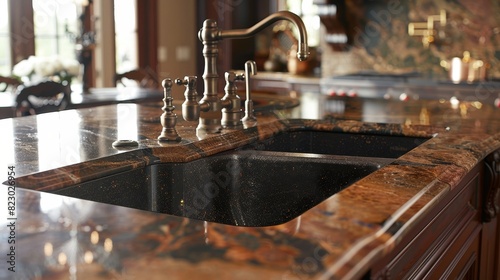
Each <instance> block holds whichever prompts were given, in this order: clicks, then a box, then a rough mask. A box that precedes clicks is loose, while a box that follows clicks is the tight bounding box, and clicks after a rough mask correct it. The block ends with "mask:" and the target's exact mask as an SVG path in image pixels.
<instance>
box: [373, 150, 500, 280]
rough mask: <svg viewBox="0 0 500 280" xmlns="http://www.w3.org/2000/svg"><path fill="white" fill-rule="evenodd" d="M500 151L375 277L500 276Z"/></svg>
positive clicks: (460, 186) (422, 224)
mask: <svg viewBox="0 0 500 280" xmlns="http://www.w3.org/2000/svg"><path fill="white" fill-rule="evenodd" d="M499 164H500V151H496V152H495V153H493V154H491V155H490V156H488V157H487V158H486V159H485V160H484V163H482V164H478V165H477V166H476V167H475V168H473V170H472V171H471V172H469V174H468V175H467V176H465V178H464V179H463V180H462V182H461V183H460V184H458V185H457V186H456V187H454V189H453V190H452V191H451V194H450V195H448V196H447V197H446V198H445V199H443V200H441V201H440V202H439V203H438V205H437V207H433V209H432V210H430V211H429V212H428V213H426V214H424V215H423V216H422V217H420V218H419V219H420V221H419V222H418V225H417V226H416V227H414V228H413V229H412V230H410V231H409V233H408V234H407V235H406V236H405V237H404V238H403V239H402V240H401V242H400V243H399V245H398V246H397V247H396V248H395V250H393V251H392V253H390V254H388V255H387V256H385V257H384V258H383V259H381V260H380V261H379V262H378V263H376V264H375V265H374V266H373V267H372V269H371V271H370V275H369V278H370V279H481V280H482V279H500V274H499V267H500V258H499V254H500V237H499V235H500V225H499V223H498V215H497V214H498V212H499V185H500V181H499V174H500V167H499Z"/></svg>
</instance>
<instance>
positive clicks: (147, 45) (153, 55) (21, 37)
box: [8, 0, 158, 86]
mask: <svg viewBox="0 0 500 280" xmlns="http://www.w3.org/2000/svg"><path fill="white" fill-rule="evenodd" d="M106 1H107V0H106ZM89 2H92V1H89ZM8 5H9V23H10V25H9V33H10V50H11V51H10V61H11V64H12V65H15V64H16V63H18V62H19V61H21V60H23V59H25V58H27V57H29V56H30V55H35V33H34V32H35V31H34V19H33V8H32V7H33V1H32V0H8ZM87 7H88V9H89V13H86V16H88V17H89V18H91V17H92V16H93V9H92V5H89V6H87ZM157 10H158V0H137V11H136V12H137V38H138V46H137V48H138V52H139V53H138V64H139V67H141V68H149V69H151V70H153V71H155V72H157V69H158V56H157V48H158V47H157V46H158V34H157V33H158V24H157V22H158V14H157V13H156V12H153V13H152V12H151V11H157ZM88 28H90V27H88ZM113 40H114V39H113ZM89 68H91V69H90V70H92V71H91V73H89V74H91V75H88V81H87V82H88V84H89V85H90V86H95V78H94V75H93V73H92V72H94V69H95V64H94V63H92V64H91V66H90V67H89Z"/></svg>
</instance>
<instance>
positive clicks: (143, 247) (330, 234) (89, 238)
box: [0, 94, 500, 279]
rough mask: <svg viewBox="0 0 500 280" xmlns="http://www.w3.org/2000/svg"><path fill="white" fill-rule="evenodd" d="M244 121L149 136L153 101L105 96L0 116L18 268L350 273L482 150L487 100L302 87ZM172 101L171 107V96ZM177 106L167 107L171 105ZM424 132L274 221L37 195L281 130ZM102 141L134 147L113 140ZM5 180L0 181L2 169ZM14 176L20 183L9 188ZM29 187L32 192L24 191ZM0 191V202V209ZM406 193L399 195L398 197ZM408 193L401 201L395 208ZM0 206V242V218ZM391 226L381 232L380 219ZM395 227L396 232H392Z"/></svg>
mask: <svg viewBox="0 0 500 280" xmlns="http://www.w3.org/2000/svg"><path fill="white" fill-rule="evenodd" d="M299 98H300V101H301V102H300V104H299V105H298V106H296V107H294V108H289V109H284V110H275V111H272V112H261V113H259V114H258V125H257V126H256V127H253V128H249V129H245V130H224V131H223V132H222V133H220V134H216V135H210V136H208V137H204V138H203V139H200V138H199V137H198V136H197V135H196V133H195V127H196V123H188V122H184V121H182V120H181V117H179V118H178V125H177V131H178V133H179V134H180V136H181V137H182V138H183V139H182V141H181V142H180V143H167V144H165V143H159V142H158V141H157V140H156V139H157V137H158V135H159V133H160V131H161V125H160V124H159V116H160V115H161V109H160V107H161V105H158V103H151V104H141V105H135V104H118V105H109V106H101V107H95V108H88V109H79V110H67V111H62V112H58V113H49V114H42V115H38V116H33V117H23V118H14V119H3V120H0V131H1V133H2V137H0V141H1V143H0V151H1V155H2V156H1V159H0V162H1V166H2V168H3V170H4V174H3V175H2V178H6V177H7V176H6V174H7V169H8V168H7V167H8V166H14V168H15V171H16V182H17V184H18V188H17V189H16V210H17V212H16V218H17V219H16V220H15V230H14V234H15V239H16V243H15V253H16V263H15V265H16V273H15V274H11V273H12V272H10V271H8V270H7V267H5V266H6V265H8V264H6V263H5V262H2V264H1V265H0V267H1V269H0V278H2V279H3V278H4V277H11V276H13V275H14V276H15V277H18V278H19V279H32V278H37V279H68V278H71V277H72V276H71V275H73V276H76V277H77V279H142V278H143V277H144V275H145V273H147V278H148V279H164V278H165V277H167V276H168V277H169V279H170V278H172V279H197V278H208V279H328V278H330V277H332V278H334V279H340V278H343V277H348V278H350V277H360V276H362V275H363V274H364V273H366V271H367V270H368V269H369V267H370V265H371V264H373V262H374V261H375V260H376V259H377V258H379V257H380V256H382V255H384V254H386V253H388V252H389V251H390V250H391V249H392V248H393V246H394V244H395V243H397V242H398V240H399V239H400V237H401V236H402V235H404V234H405V233H406V230H407V229H408V228H411V226H412V224H411V221H413V219H412V218H414V217H415V216H418V215H423V214H424V213H426V212H427V211H429V209H431V208H432V206H433V205H434V204H435V203H436V202H437V201H438V200H440V199H441V198H442V197H443V196H446V195H447V193H448V192H449V191H450V190H451V189H452V188H453V187H454V186H455V185H456V184H457V183H458V182H459V181H460V180H461V178H463V177H464V176H465V175H466V174H467V172H468V171H470V170H471V169H472V168H473V167H474V166H475V165H476V164H477V163H478V162H479V161H481V160H482V159H483V158H484V157H485V156H486V155H488V154H489V153H491V152H493V151H494V150H496V149H499V148H500V131H499V128H500V110H499V109H498V108H493V107H490V106H487V105H482V104H480V103H466V102H462V103H458V104H455V103H454V104H451V103H450V102H439V101H414V102H399V101H387V100H368V99H358V98H352V99H340V98H328V97H325V96H320V95H317V94H316V95H314V94H304V95H302V96H300V97H299ZM176 105H177V108H180V104H176ZM176 113H177V114H178V115H180V111H177V110H176ZM299 128H300V129H301V128H307V129H314V130H325V131H336V132H345V133H377V134H388V135H401V136H405V135H406V136H419V137H432V138H431V139H430V140H429V141H427V142H425V143H424V144H422V145H421V146H419V147H417V148H416V149H414V150H412V151H410V152H409V153H407V154H405V155H403V156H402V157H400V158H399V159H397V160H396V161H395V162H394V163H392V164H389V165H388V166H385V167H383V168H381V169H379V170H378V171H376V172H374V173H372V174H371V175H369V176H368V177H365V178H364V179H362V180H360V181H358V182H356V183H355V184H353V185H351V186H350V187H348V188H346V189H344V190H343V191H341V192H339V193H337V194H336V195H333V196H332V197H330V198H329V199H327V200H325V201H324V202H322V203H320V204H319V205H317V206H315V207H314V208H312V209H310V210H309V211H307V212H305V213H303V214H302V215H300V216H299V217H297V218H295V219H293V220H291V221H289V222H287V223H284V224H281V225H276V226H269V227H235V226H229V225H224V224H218V223H213V222H206V221H198V220H193V219H187V218H182V217H177V216H172V215H166V214H157V213H151V212H146V211H140V210H134V209H129V208H125V207H119V206H112V205H106V204H100V203H96V202H91V201H86V200H79V199H74V198H68V197H63V196H58V195H55V194H50V193H48V192H50V191H54V190H57V189H59V188H64V187H66V186H71V185H74V184H77V183H79V182H84V181H87V180H92V179H95V178H100V177H103V176H106V175H107V174H113V173H116V172H119V171H124V170H131V169H135V168H140V167H143V166H145V165H148V164H152V163H157V162H186V161H190V160H194V159H197V158H201V157H205V156H210V155H213V154H216V153H219V152H222V151H226V150H229V149H232V148H235V147H238V146H241V145H244V144H247V143H251V142H252V141H256V140H258V139H263V138H266V137H270V136H272V135H274V134H276V133H279V132H281V131H286V130H293V129H299ZM116 140H136V141H138V143H139V145H138V146H137V147H132V148H126V149H117V148H114V147H113V145H112V144H113V142H114V141H116ZM2 181H5V180H2ZM21 186H22V187H23V188H21ZM27 189H32V190H27ZM4 197H6V191H3V193H2V201H1V202H0V206H1V209H7V199H4ZM410 202H411V203H410ZM409 203H410V204H411V205H409ZM6 212H7V211H6V210H2V216H1V220H0V225H1V227H2V230H1V231H0V238H1V239H0V240H1V242H0V252H1V253H2V254H4V252H5V254H6V253H8V252H9V250H10V249H9V244H8V243H7V240H8V238H9V236H10V235H12V232H13V231H12V230H7V229H8V227H7V226H8V225H9V223H10V222H11V220H7V217H6V218H4V217H5V215H6V214H7V213H6ZM396 223H397V224H398V225H405V227H402V226H399V227H398V228H399V230H394V228H393V227H392V226H393V225H394V224H396ZM403 228H404V229H403Z"/></svg>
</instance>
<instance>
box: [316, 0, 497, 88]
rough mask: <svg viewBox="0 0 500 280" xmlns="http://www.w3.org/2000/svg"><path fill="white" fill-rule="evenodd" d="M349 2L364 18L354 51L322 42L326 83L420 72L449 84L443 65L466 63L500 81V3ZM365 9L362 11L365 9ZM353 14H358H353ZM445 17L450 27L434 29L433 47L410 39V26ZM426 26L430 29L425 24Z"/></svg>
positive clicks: (453, 0)
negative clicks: (365, 74)
mask: <svg viewBox="0 0 500 280" xmlns="http://www.w3.org/2000/svg"><path fill="white" fill-rule="evenodd" d="M362 3H363V5H362V6H359V5H358V4H359V1H356V0H352V1H349V0H346V6H347V8H348V9H351V11H349V12H350V13H352V14H358V15H363V16H362V17H360V21H361V22H360V26H359V27H356V29H357V30H356V35H355V37H354V40H353V45H352V46H350V47H348V48H346V49H345V50H344V51H335V50H333V48H332V47H331V46H330V45H329V44H328V43H326V42H325V40H324V38H325V36H322V38H323V40H322V42H321V49H322V56H321V63H322V66H321V70H322V76H323V77H330V76H335V75H342V74H347V73H355V72H359V71H366V70H374V71H378V72H384V73H403V72H419V73H421V74H422V75H424V76H425V77H428V78H433V79H447V78H448V72H447V70H445V69H444V68H443V67H442V66H441V65H440V64H441V61H442V60H445V61H446V60H450V59H451V58H452V57H462V56H463V54H464V51H468V52H469V53H470V57H471V58H472V59H480V60H483V61H484V62H486V63H488V64H489V68H488V69H487V78H488V79H499V78H500V17H499V16H498V15H500V1H498V0H436V1H432V0H412V1H398V0H386V1H384V0H371V1H362ZM361 7H362V8H361ZM353 9H354V10H355V11H353ZM441 10H444V11H446V25H445V26H444V27H441V26H440V24H439V23H438V22H436V23H434V29H435V30H436V34H439V35H436V36H434V39H435V41H434V42H431V43H430V44H429V45H428V47H425V46H424V44H423V43H422V38H423V37H422V36H410V35H409V34H408V24H409V23H410V22H426V21H427V18H428V17H429V16H431V15H439V14H440V11H441ZM424 26H425V23H424Z"/></svg>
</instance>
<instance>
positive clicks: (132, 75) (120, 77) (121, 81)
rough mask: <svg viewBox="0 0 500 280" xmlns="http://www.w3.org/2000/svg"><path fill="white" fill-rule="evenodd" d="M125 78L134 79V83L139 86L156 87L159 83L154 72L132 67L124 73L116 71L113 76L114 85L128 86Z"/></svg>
mask: <svg viewBox="0 0 500 280" xmlns="http://www.w3.org/2000/svg"><path fill="white" fill-rule="evenodd" d="M126 80H132V81H135V84H136V85H137V86H139V87H141V88H158V87H159V86H160V83H159V81H158V77H157V75H156V73H154V72H153V71H148V69H134V70H131V71H127V72H124V73H116V74H115V76H114V82H115V86H119V85H121V86H125V87H126V86H128V85H130V83H127V82H126Z"/></svg>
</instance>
